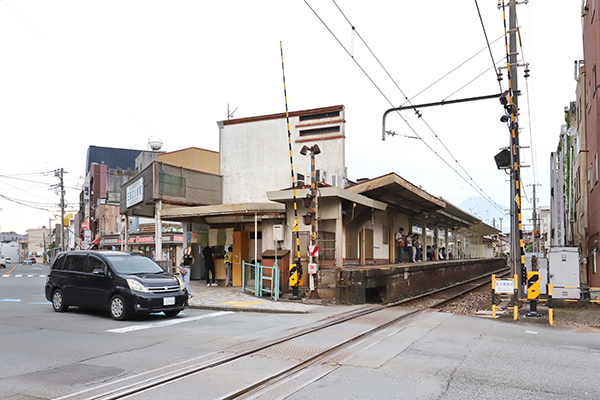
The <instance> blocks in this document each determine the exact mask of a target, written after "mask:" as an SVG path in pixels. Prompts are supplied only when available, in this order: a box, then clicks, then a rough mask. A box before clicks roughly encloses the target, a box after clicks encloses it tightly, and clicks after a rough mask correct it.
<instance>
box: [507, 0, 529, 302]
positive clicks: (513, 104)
mask: <svg viewBox="0 0 600 400" xmlns="http://www.w3.org/2000/svg"><path fill="white" fill-rule="evenodd" d="M516 7H517V2H516V0H509V3H508V9H509V29H508V39H509V49H508V54H507V59H508V60H507V61H508V66H507V69H508V79H509V86H510V87H509V94H510V99H509V100H510V102H509V108H507V110H508V111H509V112H510V113H511V126H510V129H511V146H510V147H511V148H510V150H511V151H510V154H511V164H512V168H511V185H510V199H511V203H510V215H511V226H510V228H511V229H510V232H511V233H510V243H511V246H510V248H511V255H510V256H511V262H512V265H513V273H514V274H515V275H518V276H519V277H520V279H521V284H520V285H519V296H521V295H522V293H523V292H522V285H523V284H524V283H525V280H526V278H525V277H524V271H523V268H524V263H523V256H524V254H522V253H523V246H522V243H523V238H522V222H521V190H520V183H519V182H520V168H521V164H520V163H521V160H520V156H519V150H520V148H519V125H518V116H519V94H520V92H519V86H518V78H517V66H518V61H517V55H518V51H517V50H518V49H517V35H518V31H517V9H516ZM505 26H506V25H505Z"/></svg>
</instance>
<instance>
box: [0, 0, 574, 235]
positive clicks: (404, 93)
mask: <svg viewBox="0 0 600 400" xmlns="http://www.w3.org/2000/svg"><path fill="white" fill-rule="evenodd" d="M0 2H1V3H2V4H0V38H1V39H0V54H2V63H1V66H0V68H1V71H2V74H1V75H0V132H1V137H2V152H1V153H0V196H2V197H0V208H1V209H2V211H0V231H16V232H18V233H25V231H26V229H28V228H38V227H41V226H44V225H48V223H49V220H50V219H51V218H54V217H55V216H56V215H59V214H60V213H59V211H58V207H57V204H58V202H59V197H58V195H57V193H55V191H54V190H53V188H52V187H51V185H53V184H57V183H58V178H56V177H55V176H54V175H53V174H52V173H50V174H46V175H38V173H44V172H50V171H54V170H56V169H59V168H64V170H65V171H66V172H67V174H66V175H65V184H66V186H67V201H68V203H69V204H70V206H71V209H76V208H77V203H78V197H79V192H80V190H81V185H82V182H83V176H84V173H85V157H86V150H87V148H88V147H89V146H90V145H95V146H108V147H119V148H132V149H140V150H144V149H147V148H148V146H147V142H148V138H149V137H151V136H157V137H159V138H160V139H161V140H162V141H163V142H164V147H163V150H166V151H173V150H178V149H182V148H187V147H192V146H195V147H201V148H206V149H210V150H218V127H217V124H216V121H218V120H223V119H226V118H227V105H228V104H229V107H230V109H231V110H234V109H237V111H236V112H235V115H234V118H242V117H250V116H256V115H265V114H272V113H279V112H284V111H285V103H284V97H283V83H282V74H281V57H280V48H279V43H280V41H281V42H283V53H284V61H285V74H286V84H287V96H288V106H289V109H290V111H294V110H303V109H309V108H317V107H326V106H331V105H338V104H342V105H344V106H345V107H346V121H347V124H346V163H347V166H348V178H349V179H351V180H355V179H358V178H374V177H377V176H380V175H384V174H387V173H389V172H396V173H398V174H399V175H401V176H402V177H404V178H405V179H407V180H408V181H410V182H411V183H413V184H415V185H417V186H421V187H422V188H423V189H425V190H426V191H427V192H429V193H430V194H432V195H434V196H439V197H443V198H444V199H446V200H448V201H450V202H452V203H454V204H456V205H458V204H460V203H462V202H463V201H464V200H466V199H468V198H470V197H473V196H484V197H490V198H491V199H492V200H493V201H494V202H495V203H497V204H498V205H500V206H501V208H504V207H508V206H509V204H510V201H509V183H508V181H507V176H506V174H505V173H504V172H502V171H498V170H497V168H496V165H495V163H494V159H493V157H494V155H495V154H497V153H498V152H499V151H500V149H501V148H502V147H506V146H508V145H509V132H508V129H507V127H506V125H504V124H502V123H501V122H500V120H499V119H500V116H501V115H502V114H503V109H502V107H501V106H500V103H499V102H498V101H497V100H495V99H494V100H485V101H479V102H472V103H464V104H461V105H445V106H443V107H431V108H422V109H421V110H420V111H421V115H422V118H420V119H419V118H417V117H416V116H415V115H414V112H413V111H404V112H403V113H402V117H403V118H404V119H405V121H406V122H405V121H404V120H403V119H402V118H401V117H400V116H399V115H393V114H390V116H389V117H388V119H387V129H389V130H392V131H395V132H396V133H397V135H396V136H393V137H392V136H388V137H387V138H386V140H385V141H382V140H381V121H382V116H383V113H384V112H385V110H387V109H388V108H391V107H392V106H399V105H402V104H403V103H404V101H405V97H408V98H409V99H411V101H412V103H413V104H423V103H430V102H439V101H442V100H454V99H461V98H468V97H474V96H485V95H491V94H495V93H499V91H500V88H499V86H498V82H497V81H496V75H495V73H494V71H493V70H492V69H491V67H492V57H491V56H490V52H489V51H488V50H487V48H486V40H485V36H484V33H483V28H482V25H481V22H480V19H479V15H478V12H477V7H476V2H475V1H474V0H472V1H469V0H461V1H447V0H429V1H378V0H373V1H369V2H366V1H345V0H337V2H336V3H334V2H332V1H325V0H319V1H316V0H313V1H309V2H308V3H309V4H310V5H311V7H312V8H313V9H314V11H315V12H316V14H315V12H313V11H312V10H311V8H309V6H308V5H307V3H306V2H304V1H301V0H293V1H292V0H288V1H266V0H265V1H260V0H257V1H241V0H240V1H227V0H223V1H210V2H209V1H197V0H196V1H176V2H173V1H170V2H167V1H149V0H143V1H124V0H119V1H102V2H91V1H83V0H76V1H48V0H44V1H15V0H0ZM478 3H479V8H480V11H481V16H482V19H483V22H484V25H485V30H486V32H487V36H488V38H489V41H490V42H491V43H492V45H491V49H492V55H493V58H494V62H496V63H499V65H502V66H503V67H505V66H506V52H505V41H504V37H503V35H504V22H503V13H502V10H499V9H498V8H497V2H496V1H495V0H494V1H492V0H478ZM336 4H337V6H339V9H338V7H336ZM580 7H581V2H580V1H573V0H572V1H564V0H532V1H530V2H529V4H528V5H519V6H518V7H517V9H518V19H519V26H520V27H521V38H522V41H523V43H522V45H523V48H522V49H520V50H519V53H520V54H519V60H520V61H521V62H525V63H530V70H531V77H530V78H529V79H528V80H525V79H524V78H523V68H520V69H519V71H518V73H519V88H520V89H521V91H522V94H523V95H522V96H521V98H520V108H521V127H522V128H523V129H522V132H521V144H522V145H523V146H532V147H531V148H530V149H523V150H522V154H521V155H522V159H523V164H526V165H531V166H532V167H531V168H526V169H524V170H523V172H524V176H523V182H522V183H523V187H524V189H525V190H526V193H525V196H524V197H526V198H528V199H529V200H531V199H532V195H531V190H532V186H527V185H532V184H534V183H539V184H541V185H542V186H540V187H538V198H539V203H538V204H541V205H548V204H549V191H550V189H549V158H550V152H551V151H554V150H555V149H556V147H557V144H558V136H559V132H560V126H561V125H562V124H564V123H565V122H564V112H563V110H564V107H565V106H567V105H568V104H569V102H570V101H573V100H574V99H575V84H576V82H575V80H574V68H573V64H574V61H575V60H579V59H582V58H583V56H582V55H583V50H582V39H581V38H582V35H581V18H580ZM340 9H341V11H342V12H343V14H344V15H345V17H344V15H342V13H341V12H340ZM317 15H318V17H317ZM319 17H320V18H321V19H322V20H323V22H324V23H325V24H326V25H327V27H326V26H325V25H324V24H323V22H321V21H320V20H319ZM506 17H507V18H508V9H507V15H506ZM346 18H347V19H348V20H349V22H348V21H347V20H346ZM350 23H351V24H352V25H354V27H355V28H356V31H355V33H354V34H353V32H352V29H351V25H350ZM328 28H329V29H330V30H331V31H332V32H333V34H335V36H336V37H337V39H336V37H334V36H333V35H332V33H330V32H329V30H328ZM338 40H339V41H340V42H341V43H342V45H343V46H345V48H346V50H345V49H344V48H343V47H342V46H341V45H340V43H338ZM363 40H364V42H366V46H368V48H367V47H366V46H365V43H364V42H363ZM369 49H370V50H371V51H372V52H373V53H374V54H375V56H376V57H377V59H378V60H379V62H380V63H381V64H382V65H383V67H384V68H385V70H386V71H387V73H389V75H390V76H391V77H392V78H393V81H392V80H391V79H390V78H389V77H388V76H387V74H386V72H385V71H384V70H383V69H382V67H381V66H380V65H379V63H378V61H377V60H375V59H374V57H373V55H372V54H371V53H370V51H369ZM348 53H350V54H352V55H353V56H354V58H352V57H350V55H349V54H348ZM355 61H356V62H355ZM357 63H358V64H357ZM459 66H460V68H457V67H459ZM361 68H362V69H364V71H365V72H366V74H365V73H364V72H363V71H361ZM503 72H504V77H505V79H504V80H503V81H502V82H501V83H502V90H506V89H507V88H508V80H507V79H506V70H504V71H503ZM448 74H449V75H448ZM367 75H368V76H367ZM443 77H444V78H443ZM440 78H443V79H441V80H440ZM372 81H373V82H372ZM438 81H439V82H438ZM436 82H437V83H436ZM375 85H376V86H375ZM425 89H426V90H425ZM423 90H425V91H423ZM381 92H383V95H382V93H381ZM421 92H422V93H421ZM384 95H385V97H384ZM416 95H418V96H416ZM415 96H416V97H415ZM386 97H387V99H386ZM388 100H389V102H388ZM390 103H391V104H390ZM282 135H287V132H282ZM414 137H420V139H415V138H414ZM437 138H439V140H438V139H437ZM282 151H287V147H286V148H283V149H282ZM325 156H326V155H325V154H323V155H321V156H320V157H325ZM456 171H458V172H459V173H460V175H459V174H458V173H457V172H456ZM461 176H462V177H461ZM482 193H483V194H482ZM7 198H8V199H7ZM9 199H10V200H9ZM15 201H17V202H20V203H27V204H28V206H25V205H21V204H18V203H16V202H15ZM31 206H33V207H37V208H32V207H31ZM494 207H495V206H493V205H491V204H490V209H493V208H494ZM524 207H525V208H530V207H531V204H529V203H527V201H526V202H525V203H524ZM467 211H468V210H467ZM528 214H530V211H525V212H524V215H528ZM56 221H57V220H56Z"/></svg>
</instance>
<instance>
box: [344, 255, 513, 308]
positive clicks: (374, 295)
mask: <svg viewBox="0 0 600 400" xmlns="http://www.w3.org/2000/svg"><path fill="white" fill-rule="evenodd" d="M504 266H506V260H505V259H503V258H493V259H481V260H449V261H439V262H428V263H418V264H411V265H403V266H386V268H385V269H380V268H368V269H365V268H364V267H363V268H345V269H344V270H342V271H340V272H339V273H340V280H339V284H338V293H337V297H336V299H335V300H336V301H338V302H340V303H346V304H364V303H367V302H373V303H375V302H389V301H393V300H397V299H402V298H406V297H410V296H413V295H416V294H418V293H423V292H425V291H428V290H431V289H434V288H439V287H445V286H448V285H450V284H452V283H454V282H458V281H462V280H467V279H469V278H471V277H474V276H477V275H481V274H485V273H489V272H492V271H495V270H498V269H501V268H503V267H504Z"/></svg>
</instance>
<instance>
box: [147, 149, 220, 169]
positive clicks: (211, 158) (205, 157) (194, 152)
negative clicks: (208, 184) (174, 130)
mask: <svg viewBox="0 0 600 400" xmlns="http://www.w3.org/2000/svg"><path fill="white" fill-rule="evenodd" d="M158 161H160V162H163V163H165V164H170V165H175V166H178V167H183V168H188V169H193V170H196V171H201V172H208V173H211V174H216V175H218V174H219V153H218V152H216V151H212V150H205V149H200V148H197V147H190V148H188V149H183V150H177V151H172V152H170V153H163V154H159V155H158Z"/></svg>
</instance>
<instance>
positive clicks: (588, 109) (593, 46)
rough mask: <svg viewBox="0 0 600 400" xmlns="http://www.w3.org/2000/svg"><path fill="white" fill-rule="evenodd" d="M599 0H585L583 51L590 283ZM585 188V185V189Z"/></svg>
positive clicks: (598, 270) (597, 272)
mask: <svg viewBox="0 0 600 400" xmlns="http://www.w3.org/2000/svg"><path fill="white" fill-rule="evenodd" d="M596 3H598V0H583V2H582V13H581V16H582V27H583V54H584V65H583V68H584V80H585V82H584V90H585V101H584V104H583V105H582V106H583V107H582V108H583V110H584V112H583V119H584V126H585V134H586V144H587V148H585V149H582V151H583V152H585V154H586V163H585V166H586V168H585V171H581V173H582V174H584V176H585V178H586V179H585V182H586V185H585V191H586V192H587V196H588V238H587V254H582V256H583V257H586V256H587V264H588V269H587V271H588V284H589V285H590V286H592V287H599V286H600V265H599V264H600V260H598V255H599V253H600V186H599V185H598V175H599V172H600V171H599V170H598V151H600V92H599V91H598V79H597V68H598V65H597V64H598V61H600V60H599V57H600V9H598V5H597V4H596ZM583 190H584V189H583V188H582V191H583Z"/></svg>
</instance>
